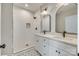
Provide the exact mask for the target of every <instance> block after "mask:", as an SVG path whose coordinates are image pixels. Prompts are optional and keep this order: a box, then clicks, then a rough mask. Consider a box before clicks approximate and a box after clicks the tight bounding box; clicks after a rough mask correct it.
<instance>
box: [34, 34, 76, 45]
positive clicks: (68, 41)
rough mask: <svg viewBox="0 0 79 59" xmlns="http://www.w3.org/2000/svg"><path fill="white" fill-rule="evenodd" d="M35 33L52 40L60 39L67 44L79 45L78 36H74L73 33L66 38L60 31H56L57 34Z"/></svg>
mask: <svg viewBox="0 0 79 59" xmlns="http://www.w3.org/2000/svg"><path fill="white" fill-rule="evenodd" d="M35 35H38V36H42V37H45V38H49V39H51V40H56V41H60V42H63V43H66V44H71V45H74V46H77V37H74V36H71V35H66V37H65V38H64V37H63V36H62V35H61V34H59V33H55V34H41V33H35Z"/></svg>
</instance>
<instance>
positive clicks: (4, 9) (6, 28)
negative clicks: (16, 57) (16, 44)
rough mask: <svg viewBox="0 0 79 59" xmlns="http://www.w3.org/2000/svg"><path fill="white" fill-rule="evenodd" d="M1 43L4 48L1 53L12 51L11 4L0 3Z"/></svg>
mask: <svg viewBox="0 0 79 59" xmlns="http://www.w3.org/2000/svg"><path fill="white" fill-rule="evenodd" d="M1 43H2V44H6V48H5V49H2V50H1V53H2V55H5V54H11V53H12V52H13V4H11V3H2V4H1Z"/></svg>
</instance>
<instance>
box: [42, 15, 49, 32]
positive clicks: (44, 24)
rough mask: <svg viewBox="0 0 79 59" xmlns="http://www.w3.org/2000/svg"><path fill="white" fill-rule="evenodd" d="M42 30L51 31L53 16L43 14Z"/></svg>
mask: <svg viewBox="0 0 79 59" xmlns="http://www.w3.org/2000/svg"><path fill="white" fill-rule="evenodd" d="M41 31H42V32H44V31H45V32H50V31H51V16H50V15H45V16H42V20H41Z"/></svg>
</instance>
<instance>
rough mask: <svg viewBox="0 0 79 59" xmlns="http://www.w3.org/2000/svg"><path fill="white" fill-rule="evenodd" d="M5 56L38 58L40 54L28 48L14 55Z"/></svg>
mask: <svg viewBox="0 0 79 59" xmlns="http://www.w3.org/2000/svg"><path fill="white" fill-rule="evenodd" d="M5 56H6V55H5ZM7 56H40V54H39V53H38V52H37V51H36V50H35V49H34V48H29V49H26V50H24V51H21V52H18V53H15V54H8V55H7Z"/></svg>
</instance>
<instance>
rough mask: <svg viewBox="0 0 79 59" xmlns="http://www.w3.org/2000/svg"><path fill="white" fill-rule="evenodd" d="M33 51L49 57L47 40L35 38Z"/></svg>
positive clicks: (39, 37)
mask: <svg viewBox="0 0 79 59" xmlns="http://www.w3.org/2000/svg"><path fill="white" fill-rule="evenodd" d="M35 42H36V45H35V49H36V50H37V51H38V52H39V53H40V54H41V55H43V56H48V55H49V40H48V39H47V38H44V37H41V36H37V35H36V38H35Z"/></svg>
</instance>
